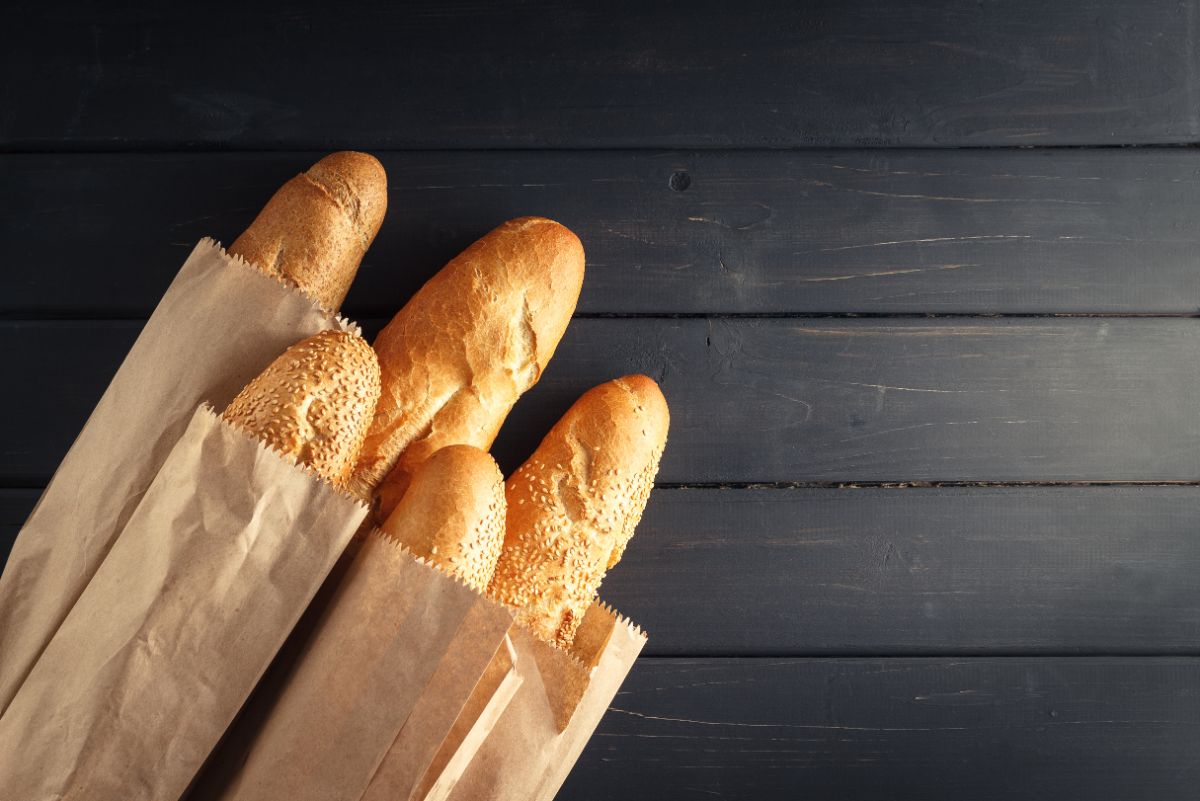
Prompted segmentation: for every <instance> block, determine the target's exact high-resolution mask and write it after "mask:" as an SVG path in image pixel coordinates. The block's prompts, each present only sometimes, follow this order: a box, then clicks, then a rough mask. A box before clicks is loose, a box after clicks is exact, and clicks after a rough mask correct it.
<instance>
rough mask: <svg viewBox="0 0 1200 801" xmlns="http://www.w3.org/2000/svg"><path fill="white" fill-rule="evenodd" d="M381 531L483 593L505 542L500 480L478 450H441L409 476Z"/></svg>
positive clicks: (464, 447)
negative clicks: (406, 486) (408, 482)
mask: <svg viewBox="0 0 1200 801" xmlns="http://www.w3.org/2000/svg"><path fill="white" fill-rule="evenodd" d="M383 530H384V532H385V533H386V534H388V535H390V536H391V537H392V538H393V539H395V540H397V541H398V542H400V543H401V544H402V545H404V546H405V547H407V548H408V549H409V550H410V551H412V552H413V553H414V554H416V555H417V556H421V557H424V558H425V559H428V560H429V561H431V562H433V563H434V564H436V565H438V566H440V567H441V568H443V569H444V570H446V571H447V572H449V573H453V574H454V575H456V576H458V577H459V578H461V579H462V580H463V581H464V582H466V583H467V584H469V585H471V586H472V587H475V588H476V589H478V590H479V591H481V592H482V591H484V590H486V589H487V586H488V583H489V582H491V580H492V574H493V573H494V572H495V570H496V559H498V558H499V556H500V546H501V544H502V543H503V542H504V476H503V475H501V473H500V468H499V467H497V466H496V462H495V461H494V460H493V459H492V457H491V456H489V455H488V454H487V453H485V452H484V451H481V450H479V449H478V448H474V447H471V446H470V445H451V446H449V447H446V448H442V449H441V450H440V451H438V452H437V453H435V454H434V455H433V456H431V457H429V458H428V459H426V460H425V461H424V462H423V463H422V464H421V465H419V466H418V467H417V469H416V471H415V472H413V474H412V480H411V482H410V484H409V487H408V492H406V493H405V494H404V498H403V499H401V501H400V503H399V504H398V505H397V506H396V508H395V510H393V511H392V513H391V515H389V516H388V519H387V520H386V521H385V522H384V524H383Z"/></svg>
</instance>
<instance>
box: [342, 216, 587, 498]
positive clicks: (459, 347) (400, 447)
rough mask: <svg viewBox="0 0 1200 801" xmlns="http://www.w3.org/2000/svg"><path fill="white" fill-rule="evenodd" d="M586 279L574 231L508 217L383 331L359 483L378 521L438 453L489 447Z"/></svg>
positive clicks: (532, 377) (529, 384) (533, 379)
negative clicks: (379, 382)
mask: <svg viewBox="0 0 1200 801" xmlns="http://www.w3.org/2000/svg"><path fill="white" fill-rule="evenodd" d="M582 284H583V246H582V245H581V244H580V242H579V238H578V237H577V236H575V234H573V233H571V231H570V230H568V229H567V228H565V227H564V226H562V225H559V224H558V223H556V222H553V221H552V220H547V219H544V218H541V217H524V218H521V219H517V220H511V221H509V222H506V223H504V224H503V225H501V226H500V227H499V228H496V229H495V230H494V231H492V232H491V233H489V234H487V235H486V236H484V237H483V238H482V239H480V240H479V241H478V242H476V243H475V244H473V245H471V246H470V247H469V248H467V249H466V250H465V251H463V252H462V253H461V254H460V255H459V256H457V257H456V258H455V259H453V260H452V261H451V262H450V263H449V264H447V265H446V266H445V267H444V268H443V269H442V270H441V271H440V272H438V274H437V275H435V276H434V277H433V278H431V279H430V280H429V282H428V283H426V284H425V286H423V287H422V288H421V289H420V290H419V291H418V292H417V294H416V295H414V296H413V298H412V300H410V301H409V302H408V303H407V304H406V305H405V306H404V308H402V309H401V310H400V311H399V312H398V313H397V314H396V316H395V317H394V318H393V319H392V321H391V322H390V323H389V324H388V325H387V327H386V328H384V329H383V331H381V332H380V333H379V336H378V337H377V338H376V339H375V351H376V353H378V355H379V364H380V370H381V374H382V376H383V390H382V394H381V396H380V402H379V406H378V408H377V409H376V412H375V419H374V420H373V421H372V423H371V430H370V432H369V433H368V434H367V440H366V442H365V443H364V445H363V450H362V455H361V456H360V457H359V463H358V466H357V467H356V468H355V477H354V482H353V489H354V491H355V492H356V493H357V494H359V495H360V496H362V497H369V496H370V495H371V494H372V492H375V493H376V502H377V504H378V508H377V514H378V519H380V520H383V519H386V518H387V516H388V515H389V514H390V513H391V511H392V509H394V508H395V507H396V504H397V503H398V502H399V500H400V497H401V496H402V495H403V494H404V491H405V489H406V488H407V487H408V483H409V481H410V480H411V478H412V474H413V471H414V470H415V469H416V467H417V465H419V464H421V462H423V461H425V460H426V459H427V458H429V457H430V456H431V455H432V454H433V453H434V452H435V451H438V450H440V449H441V448H444V447H446V446H447V445H456V444H464V445H473V446H475V447H477V448H481V449H483V450H488V449H489V448H490V447H491V445H492V441H493V440H494V439H495V438H496V434H497V432H498V431H499V430H500V424H501V423H503V422H504V418H505V416H506V415H507V414H508V412H509V410H510V409H511V408H512V406H513V404H514V403H516V401H517V398H519V397H520V396H521V393H523V392H525V391H526V390H527V389H529V388H530V387H532V386H533V385H534V384H535V383H536V382H537V380H538V377H539V376H540V375H541V373H542V369H543V368H544V367H545V366H546V362H548V361H549V360H550V356H551V355H552V354H553V353H554V349H555V348H556V347H557V346H558V341H559V340H560V339H561V338H562V335H563V332H564V331H565V330H566V327H567V323H568V322H569V321H570V319H571V315H572V313H574V311H575V303H576V301H577V300H578V298H579V290H580V287H581V286H582ZM385 476H386V481H385V482H384V483H383V485H382V486H378V485H379V483H380V481H382V480H383V479H384V477H385Z"/></svg>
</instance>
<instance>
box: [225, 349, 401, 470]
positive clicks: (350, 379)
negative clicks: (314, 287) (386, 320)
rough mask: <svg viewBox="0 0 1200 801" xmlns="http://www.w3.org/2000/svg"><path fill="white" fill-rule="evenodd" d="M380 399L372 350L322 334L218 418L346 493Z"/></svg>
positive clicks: (280, 361) (271, 368)
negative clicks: (341, 488)
mask: <svg viewBox="0 0 1200 801" xmlns="http://www.w3.org/2000/svg"><path fill="white" fill-rule="evenodd" d="M378 400H379V362H378V361H377V360H376V358H375V351H373V350H371V346H370V345H368V344H367V343H366V342H365V341H363V339H362V337H359V336H356V335H354V334H350V333H347V332H345V331H322V332H321V333H319V334H315V335H313V336H311V337H308V338H307V339H302V340H300V341H299V342H297V343H296V344H295V345H292V346H291V347H290V348H288V349H287V350H285V351H284V352H283V354H282V355H281V356H279V358H277V359H276V360H275V361H273V362H271V363H270V364H269V365H268V366H267V369H265V370H263V371H262V372H261V373H259V374H258V376H257V377H256V378H254V380H252V381H251V382H250V383H249V384H247V385H246V386H245V388H243V389H242V391H241V392H239V393H238V395H237V397H236V398H234V399H233V400H232V401H230V403H229V406H227V407H226V408H225V411H224V412H223V413H222V417H224V418H225V419H226V420H228V421H229V422H230V423H232V424H234V425H236V426H238V427H240V428H242V429H244V430H245V431H246V432H248V433H249V434H251V435H252V436H254V437H257V438H258V439H261V440H262V441H264V442H265V443H267V444H268V445H270V446H271V447H272V448H274V449H275V450H277V451H281V452H283V453H286V454H290V455H292V456H294V457H295V458H296V460H297V461H298V462H301V463H303V464H306V465H308V466H309V467H311V468H312V469H313V470H315V471H316V472H317V474H318V475H320V476H323V477H324V478H326V479H328V480H329V481H330V482H332V483H333V484H335V485H337V486H344V485H345V483H346V481H347V480H348V479H349V478H350V471H351V469H352V468H353V467H354V460H355V458H356V457H357V456H358V450H359V448H360V447H361V446H362V442H363V438H364V437H365V436H366V434H367V426H368V425H369V424H370V422H371V415H372V414H373V413H374V411H375V403H376V401H378Z"/></svg>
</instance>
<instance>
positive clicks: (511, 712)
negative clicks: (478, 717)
mask: <svg viewBox="0 0 1200 801" xmlns="http://www.w3.org/2000/svg"><path fill="white" fill-rule="evenodd" d="M510 636H511V637H512V642H513V645H514V647H515V649H516V654H517V660H516V664H517V669H518V671H519V672H520V674H521V677H522V683H521V685H520V687H519V688H518V689H517V691H516V694H515V695H514V696H513V698H512V701H511V702H510V703H509V704H508V705H507V706H506V707H505V708H504V710H503V711H502V712H501V713H500V716H499V719H498V720H497V721H496V722H495V725H494V726H493V727H492V730H491V733H490V734H489V735H488V736H487V737H486V738H485V739H484V740H483V742H482V743H481V744H480V745H479V747H478V749H476V750H475V752H474V754H473V755H472V756H471V759H470V761H469V764H467V766H466V769H465V770H463V771H462V774H461V776H456V775H455V772H453V771H451V772H448V773H446V774H445V775H443V776H440V777H438V778H437V781H435V782H434V783H433V784H432V786H431V788H430V791H429V792H428V793H427V794H426V795H425V796H424V798H423V801H442V799H450V800H451V801H475V800H477V799H478V800H482V799H488V801H549V800H550V799H552V798H553V797H554V795H555V793H557V792H558V790H559V788H560V787H561V786H562V784H563V782H564V781H566V778H567V774H568V773H570V771H571V768H572V766H574V764H575V762H576V760H578V759H579V755H580V754H581V753H582V752H583V747H584V746H585V745H586V744H587V741H588V739H589V738H590V737H591V736H592V732H593V731H595V729H596V726H597V725H598V724H599V723H600V718H601V717H603V715H604V712H605V710H607V709H608V705H609V703H610V702H611V701H612V699H613V698H614V697H615V696H616V694H617V690H618V689H619V688H620V686H621V682H622V681H624V680H625V676H626V675H627V674H628V673H629V670H630V668H632V667H633V663H634V660H635V659H636V658H637V655H638V653H639V652H640V651H641V650H642V646H643V645H645V642H646V635H645V634H643V633H642V631H641V630H640V629H639V628H638V627H637V626H635V625H633V624H632V623H630V622H629V621H627V620H626V619H625V618H623V617H621V616H620V615H618V614H617V613H616V612H614V611H613V610H612V609H610V608H609V607H607V606H605V605H604V604H601V603H594V604H592V606H591V607H590V608H589V609H588V611H587V614H586V615H585V616H584V619H583V622H582V623H581V624H580V627H579V631H578V633H577V634H576V636H575V643H574V644H573V646H572V650H571V652H570V653H567V652H564V651H560V650H558V649H555V648H552V647H551V646H549V645H547V644H546V643H544V642H542V641H541V640H538V639H537V638H535V637H533V636H532V635H531V634H529V632H528V631H527V630H526V629H524V628H521V627H519V626H514V627H513V630H512V633H511V635H510Z"/></svg>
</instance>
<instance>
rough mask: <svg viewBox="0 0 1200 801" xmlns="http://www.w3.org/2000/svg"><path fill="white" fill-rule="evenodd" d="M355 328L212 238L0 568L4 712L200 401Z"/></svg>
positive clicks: (230, 392)
mask: <svg viewBox="0 0 1200 801" xmlns="http://www.w3.org/2000/svg"><path fill="white" fill-rule="evenodd" d="M326 329H341V330H356V329H355V328H354V326H351V325H350V324H349V323H346V322H345V321H344V320H341V319H340V318H338V317H336V316H333V315H331V314H329V313H328V312H325V311H322V310H321V309H320V308H318V307H317V305H316V304H315V303H314V302H313V301H312V300H310V299H308V298H306V297H304V295H302V294H301V293H300V292H299V291H297V290H295V289H294V288H292V287H290V286H288V285H285V284H284V283H282V282H280V281H279V280H277V279H275V278H271V277H268V276H266V275H264V274H262V273H260V272H259V271H258V270H256V269H255V268H253V267H251V266H249V265H247V264H246V263H245V262H243V261H242V260H240V259H237V258H234V257H231V256H229V255H227V254H226V253H225V251H224V250H222V249H221V247H220V246H219V245H218V244H217V243H216V242H214V241H213V240H211V239H204V240H202V241H201V242H200V243H199V244H198V245H196V247H195V249H194V250H193V251H192V253H191V255H190V256H189V257H188V259H187V261H186V262H185V263H184V265H183V268H182V269H181V270H180V271H179V274H178V275H177V276H176V277H175V280H174V281H173V282H172V283H171V286H170V287H169V288H168V289H167V292H166V294H165V295H163V298H162V300H161V301H160V302H159V304H158V307H157V308H156V309H155V311H154V314H153V315H152V316H151V318H150V320H149V322H147V323H146V326H145V328H144V329H142V332H141V335H140V336H139V337H138V338H137V341H136V342H135V343H134V345H133V348H132V349H131V350H130V351H129V354H128V356H126V358H125V361H124V363H123V364H122V365H121V367H120V369H119V370H118V371H117V374H116V376H115V377H114V378H113V380H112V383H111V384H109V386H108V389H107V391H105V393H104V396H103V397H102V398H101V399H100V402H99V403H98V404H97V405H96V408H95V410H94V411H93V412H92V415H91V417H90V418H89V419H88V421H87V424H86V425H85V426H84V428H83V430H82V431H81V432H80V434H79V436H78V438H77V439H76V440H75V443H74V444H73V445H72V446H71V449H70V451H69V452H68V453H67V455H66V457H65V458H64V459H63V462H62V464H61V465H59V468H58V470H57V471H56V472H55V474H54V477H53V479H52V480H51V481H50V484H49V486H47V488H46V490H45V492H44V493H42V497H41V500H40V501H38V504H37V506H36V507H35V508H34V510H33V513H32V514H31V515H30V516H29V520H28V521H27V522H26V523H25V526H24V527H23V528H22V529H21V532H20V534H19V535H18V536H17V540H16V543H15V544H14V546H13V549H12V553H11V555H10V556H9V558H8V562H7V564H6V565H5V567H4V573H3V575H2V576H0V714H2V713H3V710H4V709H5V708H6V707H7V706H8V704H9V702H10V701H11V700H12V698H13V696H14V695H15V694H16V692H17V688H18V687H20V685H21V682H22V681H24V679H25V676H26V675H27V674H28V673H29V670H30V668H32V667H33V664H34V662H35V661H36V660H37V658H38V656H39V654H41V652H42V649H43V648H45V647H46V644H47V643H48V642H50V638H51V637H53V636H54V632H55V631H56V630H57V629H58V627H59V625H60V624H61V623H62V622H63V620H64V618H66V616H67V613H68V612H69V611H70V609H71V607H72V606H73V605H74V604H75V601H76V599H77V598H79V596H80V594H81V593H82V592H83V591H84V587H86V586H87V584H88V581H89V580H90V579H91V578H92V575H93V574H94V573H95V572H96V568H97V567H99V565H100V563H101V562H102V561H103V560H104V557H105V554H107V553H108V550H109V548H110V547H111V546H112V543H113V541H114V540H115V539H116V537H117V535H118V534H119V533H120V531H121V529H122V528H124V526H125V522H126V521H127V520H128V519H129V517H130V515H131V514H132V513H133V510H134V508H135V507H136V506H137V505H138V502H139V501H140V500H141V497H142V494H143V493H144V492H145V491H146V488H147V487H148V486H150V482H151V480H152V479H153V478H154V476H155V474H156V473H157V472H158V469H159V467H160V466H161V465H162V463H163V461H164V460H165V459H166V457H167V454H168V453H169V452H170V451H171V447H172V446H173V445H174V444H175V442H176V440H178V439H179V437H180V435H181V434H183V431H184V429H185V428H186V427H187V425H188V422H189V421H190V420H191V418H192V413H193V411H195V409H196V406H197V405H198V404H200V403H202V402H210V403H212V404H214V405H215V406H216V407H217V408H224V407H225V405H226V404H227V403H228V402H229V401H230V400H232V398H233V396H234V395H236V394H237V393H238V391H239V390H240V389H241V388H242V386H244V385H245V384H246V382H248V381H249V380H250V379H251V378H253V377H254V376H256V375H258V373H259V372H261V370H262V369H263V368H264V367H266V366H267V365H268V364H269V363H270V362H271V361H272V360H273V359H274V358H275V357H276V356H278V355H279V354H280V353H282V352H283V351H284V349H286V348H287V347H288V346H289V345H292V344H293V343H295V342H297V341H299V340H300V339H303V338H304V337H307V336H310V335H312V334H315V333H317V332H319V331H322V330H326Z"/></svg>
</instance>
